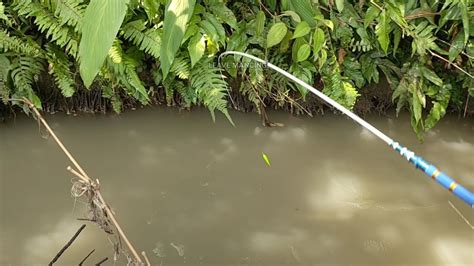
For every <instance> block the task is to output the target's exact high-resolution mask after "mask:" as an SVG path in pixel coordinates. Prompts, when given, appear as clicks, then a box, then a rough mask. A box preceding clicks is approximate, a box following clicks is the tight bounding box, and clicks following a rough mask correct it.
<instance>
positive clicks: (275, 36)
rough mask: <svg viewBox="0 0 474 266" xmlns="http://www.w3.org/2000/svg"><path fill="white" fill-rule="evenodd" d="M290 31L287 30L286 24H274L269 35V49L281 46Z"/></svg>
mask: <svg viewBox="0 0 474 266" xmlns="http://www.w3.org/2000/svg"><path fill="white" fill-rule="evenodd" d="M287 31H288V29H287V28H286V25H285V23H283V22H278V23H276V24H274V25H273V26H272V27H271V28H270V31H269V32H268V35H267V48H270V47H272V46H275V45H277V44H279V43H280V42H281V41H282V40H283V38H284V37H285V35H286V32H287Z"/></svg>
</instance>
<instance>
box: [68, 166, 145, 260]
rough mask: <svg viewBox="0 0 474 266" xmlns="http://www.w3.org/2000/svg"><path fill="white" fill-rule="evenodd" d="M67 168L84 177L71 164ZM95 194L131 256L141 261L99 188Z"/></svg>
mask: <svg viewBox="0 0 474 266" xmlns="http://www.w3.org/2000/svg"><path fill="white" fill-rule="evenodd" d="M67 170H68V171H69V172H71V173H72V174H74V175H75V176H77V177H79V178H84V176H82V175H81V174H80V173H78V172H77V171H76V170H74V169H73V168H72V167H71V166H68V167H67ZM96 194H97V197H98V198H99V200H100V203H101V204H102V205H103V206H104V209H105V211H106V213H107V215H108V216H109V218H110V220H111V221H112V223H113V224H114V226H115V228H116V229H117V232H118V233H119V235H120V236H121V237H122V238H123V240H124V241H125V243H126V244H127V246H128V248H129V249H130V251H131V252H132V253H133V256H134V257H135V258H136V259H137V261H138V262H139V263H143V262H142V260H141V259H140V256H139V255H138V253H137V252H136V251H135V248H134V247H133V246H132V244H131V243H130V241H129V240H128V238H127V236H125V233H124V232H123V230H122V228H121V227H120V225H119V223H118V222H117V220H116V219H115V216H114V214H113V212H112V211H111V210H110V208H109V206H108V205H107V203H106V202H105V200H104V198H103V197H102V194H101V193H100V191H99V190H97V191H96Z"/></svg>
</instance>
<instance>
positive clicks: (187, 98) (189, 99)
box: [176, 83, 197, 108]
mask: <svg viewBox="0 0 474 266" xmlns="http://www.w3.org/2000/svg"><path fill="white" fill-rule="evenodd" d="M176 90H177V91H178V93H179V95H180V96H181V98H182V99H183V100H184V103H185V107H188V108H189V107H191V104H195V103H196V101H197V94H196V91H195V90H193V88H192V87H191V86H185V85H183V84H182V83H181V86H179V85H178V86H176Z"/></svg>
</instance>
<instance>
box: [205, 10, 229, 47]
mask: <svg viewBox="0 0 474 266" xmlns="http://www.w3.org/2000/svg"><path fill="white" fill-rule="evenodd" d="M204 18H205V19H206V20H207V21H209V22H210V23H211V24H212V26H214V29H216V33H217V36H218V39H217V41H218V42H219V43H221V44H222V45H223V46H224V45H225V39H226V33H225V29H224V27H223V26H222V24H221V23H219V21H217V18H216V17H215V16H214V15H212V14H211V13H207V12H205V13H204Z"/></svg>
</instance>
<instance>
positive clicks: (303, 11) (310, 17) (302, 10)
mask: <svg viewBox="0 0 474 266" xmlns="http://www.w3.org/2000/svg"><path fill="white" fill-rule="evenodd" d="M288 6H289V9H291V10H293V11H295V12H296V13H297V14H298V15H299V16H300V17H301V20H302V21H306V22H308V24H309V25H310V26H311V27H315V26H316V24H317V23H316V20H315V19H314V16H315V15H316V14H315V12H314V10H313V6H312V4H311V0H298V1H295V0H290V1H288Z"/></svg>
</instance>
